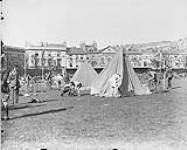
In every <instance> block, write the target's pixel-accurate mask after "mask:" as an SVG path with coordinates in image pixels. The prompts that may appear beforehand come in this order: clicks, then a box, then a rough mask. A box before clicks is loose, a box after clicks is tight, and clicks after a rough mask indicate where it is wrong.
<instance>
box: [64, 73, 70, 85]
mask: <svg viewBox="0 0 187 150" xmlns="http://www.w3.org/2000/svg"><path fill="white" fill-rule="evenodd" d="M63 80H64V82H65V84H68V83H69V82H70V75H69V74H65V75H64V76H63Z"/></svg>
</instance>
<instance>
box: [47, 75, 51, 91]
mask: <svg viewBox="0 0 187 150" xmlns="http://www.w3.org/2000/svg"><path fill="white" fill-rule="evenodd" d="M46 78H47V81H48V87H49V90H51V86H52V73H51V72H49V74H48V75H47V77H46Z"/></svg>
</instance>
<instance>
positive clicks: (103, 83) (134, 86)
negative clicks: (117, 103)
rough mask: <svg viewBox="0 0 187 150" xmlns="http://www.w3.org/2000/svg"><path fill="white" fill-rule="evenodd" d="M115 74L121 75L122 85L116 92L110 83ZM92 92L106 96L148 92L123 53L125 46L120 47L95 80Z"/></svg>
mask: <svg viewBox="0 0 187 150" xmlns="http://www.w3.org/2000/svg"><path fill="white" fill-rule="evenodd" d="M114 74H119V75H120V76H121V80H120V83H119V85H120V86H119V88H118V91H117V92H116V93H114V91H113V90H114V89H113V88H112V86H111V83H110V78H111V77H112V76H113V75H114ZM91 94H92V95H99V96H106V97H110V96H114V97H119V96H129V95H131V94H134V95H143V94H146V89H144V87H143V86H142V85H141V83H140V80H139V78H138V76H137V74H136V73H135V72H134V70H133V68H132V66H131V63H130V62H129V60H128V56H127V55H125V54H124V53H123V48H118V50H117V52H116V54H115V56H114V57H113V58H112V60H111V62H110V63H109V64H108V65H107V66H106V67H105V68H104V69H103V71H102V72H101V73H100V74H99V78H98V79H96V80H95V81H94V82H93V84H92V88H91Z"/></svg>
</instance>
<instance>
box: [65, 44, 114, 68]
mask: <svg viewBox="0 0 187 150" xmlns="http://www.w3.org/2000/svg"><path fill="white" fill-rule="evenodd" d="M86 47H89V49H84V48H83V47H79V48H77V47H71V48H68V49H67V69H76V68H77V67H78V66H79V65H80V64H81V63H82V62H85V61H87V62H88V63H90V64H91V66H92V67H93V68H95V69H102V68H104V67H105V66H106V65H107V64H108V63H109V62H110V61H111V59H112V57H113V55H114V53H115V52H116V50H115V48H114V47H112V46H108V47H106V48H104V49H101V50H98V49H97V48H95V47H92V46H90V45H86ZM90 49H91V50H90ZM93 49H95V50H93Z"/></svg>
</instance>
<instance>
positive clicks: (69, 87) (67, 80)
mask: <svg viewBox="0 0 187 150" xmlns="http://www.w3.org/2000/svg"><path fill="white" fill-rule="evenodd" d="M146 74H147V75H148V79H147V81H146V82H147V87H148V88H149V90H150V91H151V92H152V93H154V92H155V93H156V92H158V87H159V86H160V84H161V81H162V83H163V84H162V86H163V88H162V89H165V90H168V89H171V88H172V84H171V81H172V78H173V77H174V75H173V72H172V69H165V71H164V72H162V74H161V73H160V72H159V71H156V70H155V71H154V70H149V71H148V73H146ZM120 81H121V75H119V74H115V75H113V76H112V78H111V79H110V84H111V86H112V88H113V93H114V95H115V92H117V88H118V87H119V84H120ZM37 82H46V84H47V87H48V90H51V89H53V85H54V84H57V85H58V86H57V89H59V90H61V96H64V95H68V96H78V95H79V89H80V88H82V86H83V85H82V83H80V82H76V81H74V82H72V81H71V75H70V74H68V73H67V72H66V73H64V74H56V73H52V72H50V71H49V73H48V74H46V75H45V76H44V77H43V78H39V77H37V76H34V77H31V76H30V75H29V74H27V75H26V76H24V77H21V78H20V76H19V74H18V66H15V67H14V68H13V70H12V71H10V72H9V71H8V70H7V69H3V70H2V72H1V103H2V109H3V110H4V111H5V113H4V114H5V115H4V117H3V118H2V119H5V120H7V119H9V115H8V100H11V101H12V103H13V105H14V104H16V103H18V102H19V92H20V88H21V86H22V84H23V83H24V84H25V85H26V86H25V87H26V90H25V93H26V94H25V95H24V96H30V93H29V92H30V90H29V89H30V87H31V86H32V85H34V84H36V83H37Z"/></svg>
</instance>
